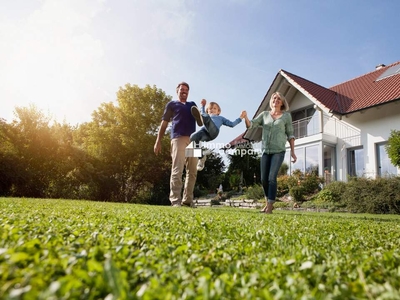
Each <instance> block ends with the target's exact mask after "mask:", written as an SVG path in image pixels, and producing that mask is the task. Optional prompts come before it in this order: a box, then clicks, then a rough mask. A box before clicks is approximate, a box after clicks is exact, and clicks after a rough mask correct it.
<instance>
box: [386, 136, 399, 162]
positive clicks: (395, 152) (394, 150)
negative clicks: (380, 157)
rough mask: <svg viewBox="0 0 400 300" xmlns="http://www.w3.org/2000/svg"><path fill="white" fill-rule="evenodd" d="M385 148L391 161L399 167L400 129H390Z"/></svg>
mask: <svg viewBox="0 0 400 300" xmlns="http://www.w3.org/2000/svg"><path fill="white" fill-rule="evenodd" d="M385 148H386V152H387V153H388V156H389V158H390V161H391V163H392V164H393V165H395V166H397V167H400V130H391V132H390V136H389V139H388V143H387V144H386V147H385Z"/></svg>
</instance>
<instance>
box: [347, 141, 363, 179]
mask: <svg viewBox="0 0 400 300" xmlns="http://www.w3.org/2000/svg"><path fill="white" fill-rule="evenodd" d="M348 158H349V160H348V170H349V175H350V176H354V177H362V176H363V175H364V149H363V148H353V149H349V150H348Z"/></svg>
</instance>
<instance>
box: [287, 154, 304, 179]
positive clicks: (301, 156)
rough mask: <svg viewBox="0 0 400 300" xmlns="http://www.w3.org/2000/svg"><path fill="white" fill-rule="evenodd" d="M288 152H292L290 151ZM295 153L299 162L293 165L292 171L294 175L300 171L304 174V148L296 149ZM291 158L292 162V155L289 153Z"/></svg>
mask: <svg viewBox="0 0 400 300" xmlns="http://www.w3.org/2000/svg"><path fill="white" fill-rule="evenodd" d="M288 152H290V151H288ZM295 153H296V156H297V161H296V162H295V163H291V168H290V171H291V173H292V172H293V171H294V170H297V169H298V170H300V171H301V172H303V173H304V148H296V149H295ZM289 158H290V161H291V160H292V158H291V156H290V153H289Z"/></svg>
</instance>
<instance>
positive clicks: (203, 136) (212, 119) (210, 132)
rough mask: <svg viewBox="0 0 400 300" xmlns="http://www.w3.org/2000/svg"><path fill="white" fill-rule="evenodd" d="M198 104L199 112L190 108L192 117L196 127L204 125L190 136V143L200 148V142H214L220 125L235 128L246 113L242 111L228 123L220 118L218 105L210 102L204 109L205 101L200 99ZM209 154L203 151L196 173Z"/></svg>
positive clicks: (201, 167) (195, 107)
mask: <svg viewBox="0 0 400 300" xmlns="http://www.w3.org/2000/svg"><path fill="white" fill-rule="evenodd" d="M200 103H201V112H200V110H199V109H198V108H197V106H192V108H191V110H192V115H193V117H194V118H195V119H196V122H197V125H198V126H203V125H204V126H203V127H201V128H200V129H199V130H198V131H196V132H194V133H192V135H191V136H190V141H191V142H194V143H195V146H196V147H199V146H200V142H209V141H212V140H214V139H215V138H216V137H217V136H218V134H219V129H220V128H221V126H222V125H225V126H228V127H235V126H236V125H237V124H239V123H240V122H242V119H243V118H244V117H245V115H246V112H245V111H242V113H241V114H240V116H239V118H237V119H236V120H235V121H233V122H232V121H229V120H228V119H227V118H224V117H223V116H220V114H221V107H220V106H219V105H218V103H216V102H210V103H208V105H207V107H206V108H205V106H206V103H207V101H206V100H205V99H202V100H201V102H200ZM210 153H211V152H210V151H209V150H206V151H204V153H203V157H202V158H200V159H199V162H198V164H197V170H198V171H201V170H203V169H204V163H205V161H206V159H207V155H209V154H210Z"/></svg>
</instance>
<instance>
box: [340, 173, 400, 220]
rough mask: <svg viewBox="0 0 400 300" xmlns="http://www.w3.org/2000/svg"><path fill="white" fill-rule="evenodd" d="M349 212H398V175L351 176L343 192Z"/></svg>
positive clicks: (399, 193)
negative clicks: (387, 176)
mask: <svg viewBox="0 0 400 300" xmlns="http://www.w3.org/2000/svg"><path fill="white" fill-rule="evenodd" d="M343 199H344V200H345V203H346V206H347V208H348V209H349V210H350V211H351V212H358V213H371V214H388V213H393V214H399V213H400V177H393V178H378V179H367V178H352V179H351V180H350V181H349V182H348V183H347V185H346V190H345V192H344V194H343Z"/></svg>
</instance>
